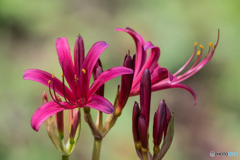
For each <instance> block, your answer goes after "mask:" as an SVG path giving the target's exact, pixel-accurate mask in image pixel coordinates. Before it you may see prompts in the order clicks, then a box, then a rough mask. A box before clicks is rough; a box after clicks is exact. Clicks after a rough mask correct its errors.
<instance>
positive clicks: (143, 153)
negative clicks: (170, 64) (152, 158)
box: [142, 152, 148, 160]
mask: <svg viewBox="0 0 240 160" xmlns="http://www.w3.org/2000/svg"><path fill="white" fill-rule="evenodd" d="M142 158H143V160H148V153H147V152H142Z"/></svg>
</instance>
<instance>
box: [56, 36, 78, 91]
mask: <svg viewBox="0 0 240 160" xmlns="http://www.w3.org/2000/svg"><path fill="white" fill-rule="evenodd" d="M56 49H57V54H58V60H59V63H60V65H61V67H62V69H63V72H64V77H65V78H66V80H67V82H68V84H69V87H70V88H71V90H72V91H74V88H75V81H74V80H75V79H74V76H75V72H74V67H73V62H72V56H71V52H70V47H69V44H68V41H67V39H66V38H65V37H63V38H58V39H57V41H56Z"/></svg>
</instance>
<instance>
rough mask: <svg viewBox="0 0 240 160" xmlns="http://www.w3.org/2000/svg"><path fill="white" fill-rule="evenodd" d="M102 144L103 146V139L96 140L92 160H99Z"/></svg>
mask: <svg viewBox="0 0 240 160" xmlns="http://www.w3.org/2000/svg"><path fill="white" fill-rule="evenodd" d="M101 144H102V139H97V138H94V145H93V154H92V160H99V158H100V151H101Z"/></svg>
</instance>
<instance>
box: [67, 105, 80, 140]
mask: <svg viewBox="0 0 240 160" xmlns="http://www.w3.org/2000/svg"><path fill="white" fill-rule="evenodd" d="M79 124H80V111H79V110H78V111H77V113H75V114H74V117H73V121H72V125H71V131H70V135H69V138H70V142H71V143H74V137H75V134H76V131H77V128H78V126H79Z"/></svg>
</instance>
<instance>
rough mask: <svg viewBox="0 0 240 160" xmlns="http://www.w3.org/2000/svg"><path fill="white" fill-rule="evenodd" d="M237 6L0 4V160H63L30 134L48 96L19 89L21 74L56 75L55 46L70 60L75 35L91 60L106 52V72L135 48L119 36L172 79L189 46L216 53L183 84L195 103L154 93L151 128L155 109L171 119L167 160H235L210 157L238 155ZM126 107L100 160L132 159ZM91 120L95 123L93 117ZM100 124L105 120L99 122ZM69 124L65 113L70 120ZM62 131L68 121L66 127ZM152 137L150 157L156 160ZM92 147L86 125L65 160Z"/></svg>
mask: <svg viewBox="0 0 240 160" xmlns="http://www.w3.org/2000/svg"><path fill="white" fill-rule="evenodd" d="M239 6H240V1H238V0H230V1H224V0H211V1H208V0H200V1H195V0H181V1H178V0H172V1H166V0H161V1H143V0H131V1H127V0H115V1H112V0H99V1H92V0H90V1H88V0H68V1H67V0H52V1H46V0H35V1H30V0H11V1H10V0H1V1H0V70H1V76H0V90H1V91H0V103H1V107H0V159H1V160H42V159H45V160H47V159H49V160H50V159H51V160H53V159H60V158H61V156H60V154H59V153H58V151H57V149H56V148H55V147H54V146H53V144H52V143H51V141H50V139H49V138H48V135H47V133H46V130H45V125H42V127H41V128H40V130H39V132H35V131H33V130H32V128H31V126H30V119H31V116H32V114H33V113H34V111H35V110H36V109H37V108H38V107H40V106H41V104H42V93H43V91H44V90H46V91H47V90H48V88H47V87H45V86H43V85H41V84H39V83H36V82H32V81H24V80H22V76H23V73H24V71H25V70H26V69H30V68H36V69H42V70H46V71H48V72H50V73H55V75H56V76H57V77H60V75H61V69H60V66H59V63H58V58H57V54H56V48H55V41H56V38H58V37H66V38H67V39H68V41H69V44H70V48H71V49H72V50H73V47H74V43H75V39H76V36H77V35H78V34H81V35H82V36H83V39H84V43H85V51H88V50H89V49H90V48H91V46H92V45H93V44H94V43H95V42H96V41H101V40H104V41H106V42H107V43H108V44H109V47H108V48H107V49H106V50H105V51H104V53H103V54H102V55H101V57H100V58H101V60H102V63H103V69H104V70H106V69H108V68H110V67H114V66H120V65H122V63H123V58H124V56H125V54H126V53H127V51H128V50H130V52H131V54H133V53H135V44H134V42H133V40H132V38H131V37H130V36H129V35H127V34H126V33H122V32H115V31H114V29H115V28H117V27H121V28H125V27H131V28H133V29H135V30H136V31H137V32H139V33H140V34H141V35H142V36H143V37H144V38H145V40H147V41H152V43H153V44H154V45H157V46H159V47H160V49H161V56H160V60H159V64H160V65H161V66H163V67H167V68H168V69H169V70H170V72H171V73H174V72H175V71H177V70H178V69H179V68H180V67H181V66H182V65H183V64H184V63H185V62H186V61H187V60H188V58H189V57H190V55H191V53H192V50H193V44H194V42H196V41H197V42H198V44H202V45H203V46H204V47H205V48H204V53H205V54H206V52H207V48H208V43H209V42H210V41H211V42H213V43H215V42H216V40H217V30H218V29H220V41H219V46H218V47H217V49H216V52H215V55H214V56H213V58H212V60H211V61H210V63H208V64H207V65H206V66H205V67H204V68H203V69H202V70H201V71H199V72H198V73H197V74H195V75H194V76H192V77H191V78H189V79H187V80H186V81H184V82H183V83H184V84H186V85H188V86H190V87H192V88H193V89H194V90H195V92H196V94H197V96H198V103H197V105H196V106H193V104H194V100H193V97H192V96H191V95H190V94H189V93H188V92H186V91H185V90H181V89H171V90H163V91H158V92H154V93H153V94H152V101H151V120H150V126H152V123H153V121H152V120H153V114H154V112H155V111H156V109H157V107H158V104H159V102H160V100H161V99H165V100H166V103H167V105H168V107H169V108H170V110H171V111H174V113H175V136H174V140H173V143H172V146H171V148H170V150H169V151H168V153H167V155H166V156H165V158H164V159H166V160H172V159H180V160H186V159H191V160H192V159H194V160H203V159H229V160H234V159H239V156H238V157H214V158H211V157H210V156H209V154H210V151H216V152H238V153H239V154H240V147H239V146H240V137H239V133H240V125H239V123H240V116H239V113H240V112H239V111H240V110H239V107H240V101H239V91H240V74H239V68H240V63H239V59H240V45H239V44H240V39H239V37H240V31H239V29H240V18H239V16H240V11H239ZM117 84H120V77H118V78H115V79H114V80H111V81H109V82H108V83H106V85H105V95H106V98H108V99H109V100H110V101H112V102H113V100H114V95H115V92H116V87H117ZM134 101H138V102H139V96H137V97H132V98H130V99H129V101H128V103H127V106H126V107H125V109H124V111H123V113H122V116H121V117H120V118H119V119H118V121H117V123H116V125H115V127H114V128H113V129H112V130H111V131H110V132H109V134H108V135H107V136H106V137H105V138H104V139H103V143H102V152H101V159H102V160H134V159H138V157H137V155H136V153H135V149H134V144H133V140H132V129H131V114H132V106H133V103H134ZM92 112H93V116H94V117H95V115H96V112H94V111H93V110H92ZM105 117H106V116H105ZM66 118H67V113H66ZM66 124H67V120H66ZM151 135H152V127H150V139H149V143H150V150H152V146H153V145H152V143H151V142H152V136H151ZM92 147H93V137H92V136H91V132H90V129H89V127H88V126H87V124H86V123H85V122H84V120H83V119H82V130H81V135H80V139H79V142H78V144H77V146H76V148H75V150H74V151H73V153H72V155H71V157H70V159H71V160H75V159H81V160H85V159H86V160H87V159H91V154H92Z"/></svg>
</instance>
